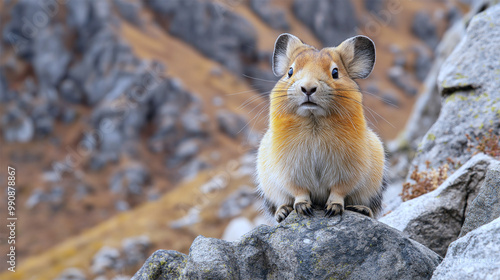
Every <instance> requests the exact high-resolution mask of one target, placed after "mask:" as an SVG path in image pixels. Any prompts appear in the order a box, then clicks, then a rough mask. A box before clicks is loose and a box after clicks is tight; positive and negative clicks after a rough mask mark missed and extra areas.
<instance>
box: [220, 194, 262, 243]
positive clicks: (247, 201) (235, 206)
mask: <svg viewBox="0 0 500 280" xmlns="http://www.w3.org/2000/svg"><path fill="white" fill-rule="evenodd" d="M256 197H257V194H256V193H255V190H254V189H253V188H251V187H249V186H242V187H240V188H239V189H238V190H236V191H234V192H233V193H232V194H230V195H229V196H228V197H227V198H226V199H225V200H224V201H223V202H222V205H221V207H220V208H219V218H221V219H224V218H230V217H235V216H238V215H240V214H241V213H242V212H243V210H244V209H245V208H247V207H248V206H250V205H251V204H252V203H253V202H254V201H255V199H256ZM226 240H227V239H226Z"/></svg>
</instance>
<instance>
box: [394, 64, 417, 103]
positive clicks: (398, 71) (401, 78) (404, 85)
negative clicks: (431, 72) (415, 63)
mask: <svg viewBox="0 0 500 280" xmlns="http://www.w3.org/2000/svg"><path fill="white" fill-rule="evenodd" d="M387 76H388V77H389V79H390V80H391V82H393V83H394V84H395V85H396V86H397V87H399V88H400V89H402V90H404V92H405V93H406V94H408V95H409V96H415V95H416V94H417V89H416V88H415V87H414V86H413V85H412V84H411V82H410V78H409V74H408V73H407V72H406V71H405V70H404V68H403V67H401V66H393V67H391V68H389V70H387Z"/></svg>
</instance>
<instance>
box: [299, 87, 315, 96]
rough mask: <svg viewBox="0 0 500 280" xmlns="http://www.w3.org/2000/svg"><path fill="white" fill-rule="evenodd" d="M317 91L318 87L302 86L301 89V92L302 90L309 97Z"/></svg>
mask: <svg viewBox="0 0 500 280" xmlns="http://www.w3.org/2000/svg"><path fill="white" fill-rule="evenodd" d="M316 89H317V87H316V86H301V87H300V90H302V92H303V93H304V94H305V95H307V96H309V95H312V94H313V93H315V92H316Z"/></svg>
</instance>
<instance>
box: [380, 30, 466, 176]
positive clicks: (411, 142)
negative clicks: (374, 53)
mask: <svg viewBox="0 0 500 280" xmlns="http://www.w3.org/2000/svg"><path fill="white" fill-rule="evenodd" d="M464 34H465V25H464V24H463V22H462V21H458V22H456V23H455V24H454V25H453V26H452V27H451V28H450V29H449V30H448V31H446V33H445V34H444V36H443V39H442V40H441V42H440V43H439V45H438V47H437V48H436V54H435V60H434V62H433V63H432V67H431V68H430V69H429V71H428V73H427V77H426V78H425V81H424V87H423V88H424V89H423V91H422V92H421V93H420V94H419V97H418V99H417V101H416V103H415V105H414V106H413V111H412V113H411V115H410V118H409V119H408V122H407V123H406V126H405V128H404V130H403V131H402V132H401V133H400V135H399V136H398V138H397V139H396V140H393V141H391V142H389V143H388V144H387V150H388V151H389V153H390V155H391V165H390V172H389V174H391V178H390V180H389V181H392V182H399V181H404V180H406V177H407V174H408V169H409V166H410V162H411V161H412V160H413V158H414V156H415V153H416V152H417V150H418V147H419V144H420V142H421V141H422V138H423V137H424V136H425V134H426V133H427V131H428V130H429V129H430V128H431V127H432V125H433V124H434V123H435V122H436V120H437V119H438V117H439V112H440V111H441V96H440V93H439V91H438V86H437V76H438V73H439V70H440V69H441V65H442V64H443V62H444V61H445V59H446V58H447V57H448V56H449V55H450V53H451V52H452V51H453V49H454V48H455V46H456V45H457V44H458V42H460V40H461V38H462V36H464ZM401 185H402V184H401Z"/></svg>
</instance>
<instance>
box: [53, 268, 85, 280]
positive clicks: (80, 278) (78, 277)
mask: <svg viewBox="0 0 500 280" xmlns="http://www.w3.org/2000/svg"><path fill="white" fill-rule="evenodd" d="M56 280H87V277H86V276H85V273H83V271H82V270H81V269H79V268H76V267H70V268H66V269H65V270H64V271H63V272H62V273H61V274H60V275H59V276H58V277H57V278H56Z"/></svg>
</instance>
